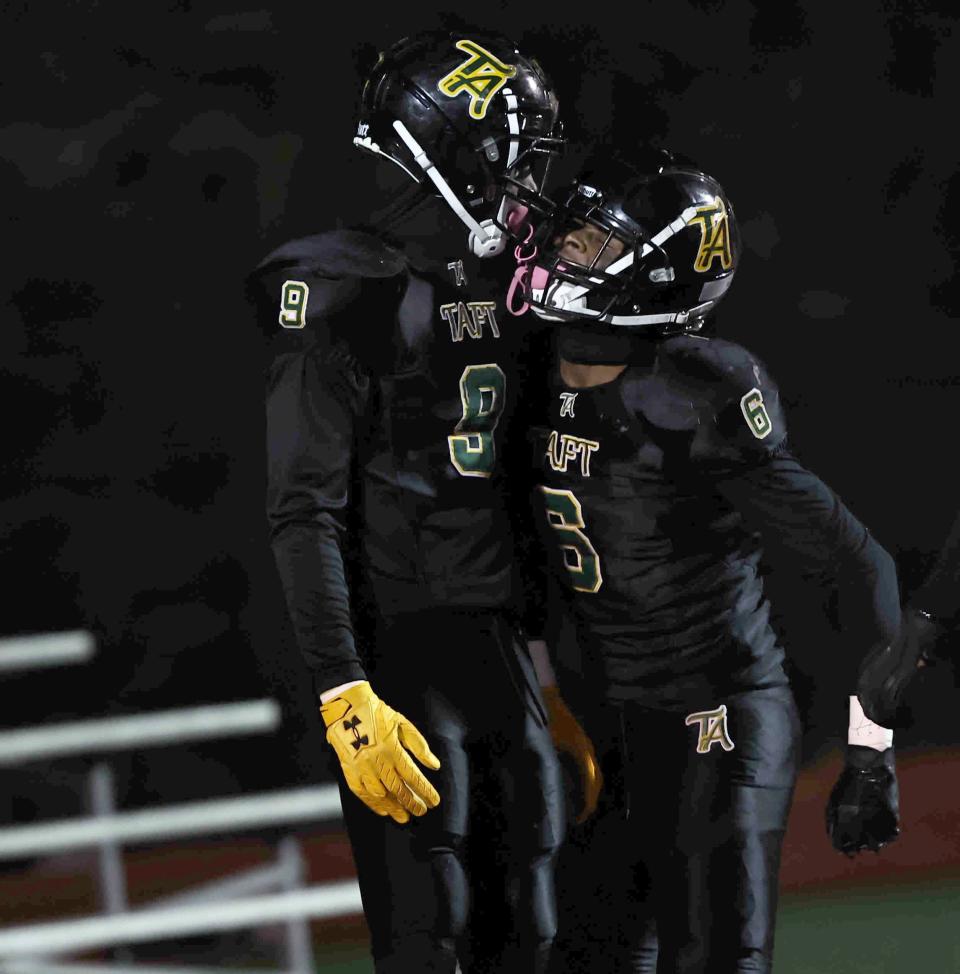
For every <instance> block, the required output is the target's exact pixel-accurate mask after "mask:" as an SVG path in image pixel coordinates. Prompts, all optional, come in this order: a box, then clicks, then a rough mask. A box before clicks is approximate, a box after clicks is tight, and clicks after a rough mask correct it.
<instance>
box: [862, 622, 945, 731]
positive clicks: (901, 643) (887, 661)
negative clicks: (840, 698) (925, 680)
mask: <svg viewBox="0 0 960 974" xmlns="http://www.w3.org/2000/svg"><path fill="white" fill-rule="evenodd" d="M952 642H953V640H952V639H950V638H949V637H948V634H947V631H946V629H945V628H944V627H943V626H941V625H940V624H939V623H937V622H936V621H934V620H933V619H932V618H931V617H930V616H929V615H928V614H927V613H925V612H923V611H921V610H919V609H907V610H906V611H905V612H904V613H903V621H902V622H901V624H900V632H899V633H898V635H897V638H896V639H894V640H893V642H892V643H890V645H889V646H883V647H880V648H878V649H875V650H873V651H872V652H871V653H870V654H869V655H868V656H867V658H866V659H865V660H864V661H863V663H862V665H861V667H860V676H859V679H858V682H857V696H858V697H859V698H860V703H861V704H862V706H863V712H864V713H865V714H866V715H867V716H868V717H869V718H870V720H872V721H873V722H874V723H875V724H880V726H881V727H904V726H908V725H909V724H910V723H911V718H910V712H909V709H907V708H906V707H905V705H904V700H905V695H906V692H907V689H908V688H909V686H910V685H911V683H913V681H914V679H915V678H916V676H917V673H918V670H919V669H920V667H922V666H927V665H933V664H934V663H937V662H938V661H939V660H941V659H944V658H945V657H946V656H947V655H949V653H950V650H951V644H952Z"/></svg>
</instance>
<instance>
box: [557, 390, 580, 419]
mask: <svg viewBox="0 0 960 974" xmlns="http://www.w3.org/2000/svg"><path fill="white" fill-rule="evenodd" d="M576 401H577V394H576V393H575V392H561V393H560V415H561V416H569V417H570V418H571V419H574V418H575V417H574V415H573V404H574V403H575V402H576Z"/></svg>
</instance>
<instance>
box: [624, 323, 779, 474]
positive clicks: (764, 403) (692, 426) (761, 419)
mask: <svg viewBox="0 0 960 974" xmlns="http://www.w3.org/2000/svg"><path fill="white" fill-rule="evenodd" d="M644 371H645V370H638V372H637V377H636V378H633V379H631V378H628V380H627V382H626V383H625V386H624V395H625V398H626V399H627V406H628V408H630V409H632V410H633V411H634V412H640V413H642V414H643V416H644V418H645V419H646V420H647V422H649V423H652V424H653V425H654V426H656V427H659V428H661V429H664V430H668V431H673V432H683V433H687V434H688V435H689V436H690V458H691V460H694V461H709V460H721V461H734V462H735V461H737V460H744V461H748V462H749V461H750V460H755V459H759V458H760V457H762V455H763V454H769V453H772V452H774V451H775V450H777V449H778V448H779V447H781V446H782V445H783V443H784V441H785V439H786V432H787V430H786V422H785V419H784V416H783V410H782V408H781V405H780V395H779V391H778V389H777V386H776V383H775V382H774V381H773V380H772V379H771V378H770V376H769V374H768V373H767V370H766V368H765V367H764V365H763V364H762V363H761V362H760V361H759V359H757V358H756V357H755V356H754V355H753V354H751V353H750V352H748V351H747V350H746V349H745V348H743V347H742V346H740V345H737V344H736V343H734V342H728V341H725V340H724V339H720V338H700V337H698V336H695V335H679V336H676V337H674V338H670V339H667V340H666V341H664V342H662V343H661V344H660V345H659V346H658V348H657V357H656V361H655V364H654V366H653V371H652V373H647V374H646V375H644Z"/></svg>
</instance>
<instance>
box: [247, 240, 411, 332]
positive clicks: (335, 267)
mask: <svg viewBox="0 0 960 974" xmlns="http://www.w3.org/2000/svg"><path fill="white" fill-rule="evenodd" d="M406 268H407V261H406V258H405V256H404V254H403V253H402V252H401V251H399V250H396V249H395V248H393V247H391V246H390V245H389V244H387V243H386V242H385V241H384V240H382V239H380V238H379V237H377V236H375V235H373V234H370V233H365V232H363V231H360V230H334V231H330V232H327V233H319V234H316V235H314V236H312V237H302V238H300V239H299V240H291V241H289V242H288V243H285V244H283V245H282V246H280V247H278V248H277V249H276V250H274V251H273V252H272V253H270V254H269V255H268V256H267V257H266V258H264V260H262V261H261V262H260V264H259V265H258V266H257V268H256V270H254V271H253V272H252V273H251V274H250V276H249V277H248V279H247V294H248V297H249V298H250V299H251V301H252V302H253V303H254V304H255V306H256V309H257V319H258V323H259V325H260V328H261V330H262V331H263V333H264V334H265V335H266V336H267V338H268V339H269V340H270V343H271V345H273V344H275V343H277V344H278V348H284V349H289V348H292V347H302V346H303V345H310V344H313V343H314V342H316V341H322V342H329V341H332V340H336V339H341V340H345V341H347V343H348V344H349V345H351V346H352V345H354V344H357V343H358V342H362V340H363V337H364V336H363V335H362V334H360V333H361V332H362V331H363V330H364V329H363V322H365V321H366V322H369V321H378V322H382V321H383V315H382V314H381V312H382V311H383V310H385V309H386V308H392V306H394V305H395V304H396V302H397V301H398V300H399V296H400V295H401V294H402V286H403V285H402V281H403V280H404V277H405V271H406ZM346 312H349V314H345V313H346ZM391 317H392V315H388V320H389V318H391ZM348 318H349V320H347V319H348ZM366 337H367V339H368V340H369V335H368V336H366Z"/></svg>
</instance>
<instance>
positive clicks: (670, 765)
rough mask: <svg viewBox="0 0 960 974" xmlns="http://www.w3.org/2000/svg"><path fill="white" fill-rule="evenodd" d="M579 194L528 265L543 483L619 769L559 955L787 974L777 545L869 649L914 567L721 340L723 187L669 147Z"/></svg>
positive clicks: (845, 836) (839, 793)
mask: <svg viewBox="0 0 960 974" xmlns="http://www.w3.org/2000/svg"><path fill="white" fill-rule="evenodd" d="M557 198H558V200H560V203H559V206H558V209H557V213H556V216H555V219H554V222H553V227H552V229H551V230H550V231H549V232H548V233H547V235H546V238H545V239H546V241H547V244H546V249H545V252H542V253H541V254H540V255H539V257H538V258H537V260H536V262H535V265H533V269H532V271H531V272H529V273H525V274H523V277H524V279H525V293H526V295H527V300H528V302H529V304H530V305H532V307H533V309H534V310H535V312H536V313H537V314H538V315H539V316H540V317H541V318H543V319H546V320H548V321H552V322H554V323H555V332H556V345H557V350H558V355H557V358H556V361H555V362H554V364H553V366H552V368H551V369H550V390H549V401H548V403H547V414H546V415H545V417H544V420H545V421H544V422H543V424H542V427H541V428H539V429H537V430H536V437H535V438H536V439H537V440H538V442H539V448H538V451H537V456H538V458H540V461H541V462H540V484H539V490H540V494H541V500H542V504H543V506H544V510H545V518H544V525H543V529H544V533H545V535H546V536H547V538H548V543H549V544H550V545H551V547H552V550H553V555H554V558H555V567H556V570H557V572H558V574H559V575H560V576H561V577H562V578H563V580H564V584H565V588H566V592H567V595H568V610H569V612H570V613H571V615H572V618H573V622H574V624H575V628H576V633H577V640H578V643H579V646H580V650H581V652H582V654H583V658H584V663H583V686H582V687H581V690H580V694H579V695H580V696H581V697H582V698H583V699H584V700H585V704H584V714H583V717H584V726H585V728H586V730H587V732H588V733H589V735H590V737H591V738H592V740H593V741H594V743H595V744H596V746H597V751H598V754H599V755H600V763H601V768H602V770H603V774H604V778H605V781H606V785H605V790H604V795H605V797H604V799H603V800H602V802H601V810H600V811H598V813H597V815H596V816H594V817H593V819H592V820H591V821H590V822H589V823H588V824H587V827H586V829H585V830H583V831H582V833H581V834H580V835H579V836H578V837H577V838H576V839H575V841H573V842H571V843H570V846H569V848H568V849H567V850H565V852H564V856H565V857H567V855H568V854H569V862H566V863H565V864H564V865H563V866H562V867H561V872H560V874H559V877H558V884H559V889H560V895H561V903H562V907H561V927H560V933H559V936H558V945H557V950H556V951H555V958H556V962H557V963H556V970H558V971H565V972H574V971H589V972H590V974H599V972H604V971H611V972H612V971H624V970H631V971H645V972H652V971H654V970H656V971H659V972H660V974H663V972H667V971H669V972H684V974H707V972H716V974H734V972H737V974H747V972H751V974H754V972H767V971H769V970H770V965H771V957H772V950H773V931H774V918H775V911H776V899H777V873H778V868H779V859H780V849H781V844H782V840H783V836H784V830H785V827H786V822H787V813H788V809H789V807H790V802H791V796H792V791H793V787H794V781H795V777H796V770H797V750H798V717H797V712H796V709H795V705H794V701H793V698H792V694H791V690H790V687H789V685H788V681H787V677H786V675H785V672H784V668H783V665H782V664H783V652H782V650H781V648H780V646H779V645H778V643H777V638H776V636H775V634H774V632H773V630H772V629H771V627H770V624H769V618H768V617H769V604H768V602H767V601H766V599H765V597H764V592H763V585H762V582H761V578H760V574H759V569H760V564H761V560H763V561H764V562H766V561H768V560H769V561H771V562H775V561H776V560H777V559H778V558H786V559H790V560H791V561H792V562H795V561H796V560H797V559H802V560H803V561H804V562H805V563H807V564H808V565H810V566H811V567H815V568H816V569H817V570H819V571H821V572H824V573H829V575H830V576H832V577H834V578H835V579H836V581H837V583H838V587H839V589H840V593H839V594H840V611H841V617H842V624H843V627H844V628H843V631H844V635H845V638H846V640H847V641H849V643H850V644H851V646H852V647H853V650H854V651H855V652H862V653H865V652H866V651H867V650H868V649H869V648H871V647H873V646H874V645H877V644H883V645H886V644H888V643H889V642H890V641H891V640H892V639H893V638H894V637H895V636H896V634H897V631H898V628H899V623H900V605H899V597H898V590H897V576H896V572H895V568H894V564H893V561H892V559H891V558H890V556H889V555H888V554H887V552H886V551H884V549H883V548H882V547H881V546H880V545H879V544H878V543H877V542H876V541H875V540H874V538H873V537H872V536H871V535H870V533H869V532H868V531H867V530H866V528H865V527H864V526H863V525H862V524H860V523H859V521H857V520H856V518H855V517H854V516H853V515H852V514H851V513H850V511H849V510H847V508H846V507H845V506H844V505H843V504H842V503H841V501H840V500H839V498H838V497H837V496H836V495H835V494H834V493H833V492H832V491H831V490H830V489H829V488H828V487H827V486H826V485H825V484H824V483H823V482H822V481H821V480H819V479H818V478H817V477H816V476H815V475H814V474H812V473H811V472H810V471H808V470H806V469H805V468H804V467H803V466H802V465H801V464H800V463H799V462H798V461H797V460H796V459H795V458H794V457H793V456H792V455H791V453H790V450H789V448H788V447H787V444H786V424H785V419H784V415H783V411H782V409H781V405H780V401H779V396H778V392H777V387H776V385H775V383H774V382H773V380H772V379H771V378H770V376H769V374H768V373H767V371H766V369H765V368H764V366H763V365H762V364H761V362H760V361H759V360H758V359H757V358H756V357H755V356H754V355H752V354H751V353H750V352H749V351H747V350H746V349H745V348H742V347H741V346H739V345H736V344H734V343H732V342H730V341H725V340H722V339H720V338H716V337H709V336H708V334H706V331H707V329H706V328H705V324H706V323H707V322H708V321H709V320H710V319H709V316H710V315H711V312H712V311H713V309H714V308H715V307H716V305H717V303H718V302H719V301H720V300H721V299H722V297H723V296H724V294H725V293H726V292H727V291H728V289H729V288H730V285H731V283H732V281H733V278H734V274H735V272H736V269H737V264H738V262H739V258H740V239H739V234H738V230H737V225H736V221H735V219H734V213H733V208H732V206H731V204H730V201H729V199H728V198H727V195H726V193H725V192H724V191H723V189H722V188H721V186H720V185H719V184H718V183H717V182H716V181H715V180H714V179H712V178H711V177H710V176H708V175H707V174H705V173H704V172H702V171H701V170H700V169H699V168H698V167H697V166H695V165H694V164H692V163H691V162H689V161H688V160H685V159H683V158H681V157H679V156H676V155H674V154H671V153H669V152H667V151H664V150H654V149H651V150H649V151H648V152H640V153H638V157H637V158H636V159H635V160H631V161H629V162H624V161H622V160H618V159H616V158H615V157H608V158H606V159H605V160H602V161H601V162H600V163H599V164H598V165H597V166H596V167H595V169H594V171H593V172H592V173H590V174H588V175H584V176H583V177H582V178H580V179H579V180H577V181H576V183H575V184H574V185H573V186H572V187H570V188H569V190H567V191H564V192H562V193H560V194H559V196H558V197H557ZM841 583H842V584H841ZM571 695H572V691H571ZM851 707H852V708H853V709H852V717H851V731H850V737H849V746H848V747H847V750H846V766H845V769H844V771H843V774H842V776H841V778H840V780H839V781H838V783H837V786H836V787H835V789H834V793H833V795H832V797H831V800H830V812H829V822H830V825H829V827H830V832H831V835H832V838H833V841H834V844H835V845H836V846H837V847H838V848H841V849H843V850H844V851H847V852H851V853H852V852H853V851H855V850H857V849H859V848H865V847H870V848H878V847H879V846H880V845H882V844H883V843H885V842H888V841H890V840H892V839H893V838H894V837H895V836H896V834H897V831H898V824H897V794H896V781H895V777H894V765H893V749H892V735H891V733H890V732H889V731H887V730H886V729H884V728H879V727H876V726H874V725H872V724H871V723H870V722H869V721H865V719H864V718H863V716H862V712H861V711H860V709H859V705H858V702H857V700H856V697H853V698H852V700H851ZM658 955H659V959H658Z"/></svg>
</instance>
